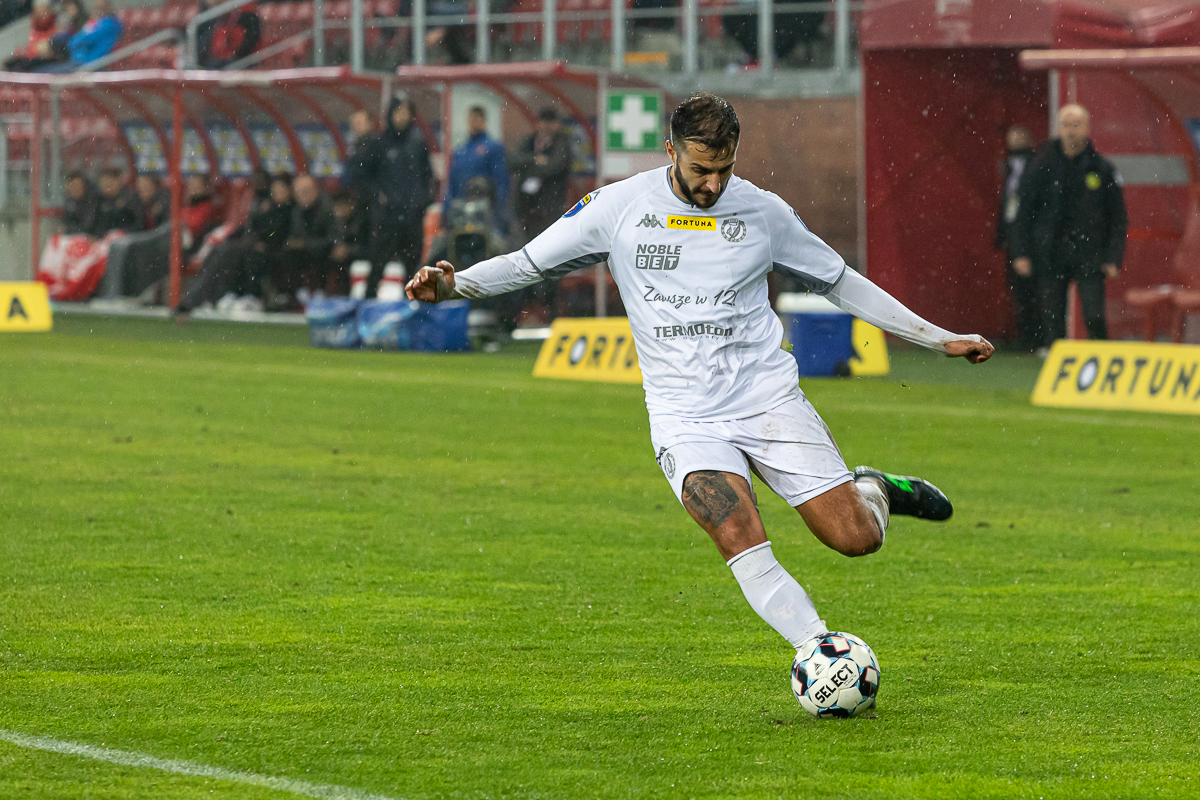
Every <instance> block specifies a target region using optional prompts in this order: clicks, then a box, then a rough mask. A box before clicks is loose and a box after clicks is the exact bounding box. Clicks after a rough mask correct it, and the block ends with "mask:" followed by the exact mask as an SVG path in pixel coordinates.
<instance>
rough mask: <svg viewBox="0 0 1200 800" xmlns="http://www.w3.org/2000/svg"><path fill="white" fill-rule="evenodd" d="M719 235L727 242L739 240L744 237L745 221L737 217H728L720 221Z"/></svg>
mask: <svg viewBox="0 0 1200 800" xmlns="http://www.w3.org/2000/svg"><path fill="white" fill-rule="evenodd" d="M721 235H722V236H724V237H725V241H727V242H734V243H737V242H740V241H741V240H742V239H745V238H746V223H745V222H743V221H742V220H740V219H738V218H737V217H730V218H729V219H727V220H725V221H724V222H722V223H721Z"/></svg>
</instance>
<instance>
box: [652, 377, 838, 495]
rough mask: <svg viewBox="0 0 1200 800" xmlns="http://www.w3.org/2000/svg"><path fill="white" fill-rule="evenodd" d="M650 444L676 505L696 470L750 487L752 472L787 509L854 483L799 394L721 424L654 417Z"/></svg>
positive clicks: (819, 421) (821, 424)
mask: <svg viewBox="0 0 1200 800" xmlns="http://www.w3.org/2000/svg"><path fill="white" fill-rule="evenodd" d="M650 441H651V443H653V445H654V453H655V458H656V459H657V460H658V465H659V466H660V467H662V471H663V474H664V475H666V476H667V480H668V481H670V483H671V488H672V489H673V490H674V491H675V496H676V497H677V498H679V501H680V502H681V503H682V502H683V481H684V479H685V478H686V477H687V476H688V474H689V473H692V472H698V471H700V470H716V471H718V472H732V473H733V474H735V475H741V476H742V477H743V478H745V479H746V482H747V483H750V484H751V486H753V483H752V482H751V480H750V472H751V470H753V471H754V472H755V473H756V474H757V475H758V476H759V477H760V478H762V480H763V482H764V483H766V484H767V485H768V486H770V487H771V491H773V492H775V494H777V495H779V496H780V497H782V498H783V499H784V500H786V501H787V502H788V505H791V506H793V507H795V506H798V505H800V504H802V503H806V502H808V501H809V500H811V499H813V498H814V497H816V496H817V495H820V494H824V493H825V492H828V491H829V490H830V489H832V488H834V487H835V486H840V485H841V484H843V483H848V482H850V481H852V480H854V476H853V475H852V474H851V473H850V470H849V469H847V468H846V462H845V460H844V459H843V458H842V453H841V451H840V450H838V446H837V444H836V443H834V441H833V434H831V433H830V432H829V428H828V426H826V425H825V421H824V420H822V419H821V417H820V416H819V415H818V414H817V410H816V409H815V408H813V407H812V403H810V402H808V398H806V397H804V396H803V395H801V396H800V397H797V398H794V399H792V400H788V401H787V402H785V403H783V404H782V405H779V406H776V407H775V408H773V409H771V410H770V411H765V412H763V413H762V414H757V415H755V416H753V417H747V418H746V419H736V420H729V421H726V422H693V421H691V420H686V419H682V418H680V417H665V416H659V417H656V418H655V419H653V420H651V422H650Z"/></svg>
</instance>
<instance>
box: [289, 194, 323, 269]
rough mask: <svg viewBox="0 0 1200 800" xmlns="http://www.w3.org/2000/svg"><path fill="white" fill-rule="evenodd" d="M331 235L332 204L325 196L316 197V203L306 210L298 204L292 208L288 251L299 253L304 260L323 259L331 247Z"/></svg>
mask: <svg viewBox="0 0 1200 800" xmlns="http://www.w3.org/2000/svg"><path fill="white" fill-rule="evenodd" d="M333 233H334V217H333V204H332V203H330V202H329V197H328V196H327V195H324V194H321V195H318V196H317V202H315V203H313V204H312V205H311V206H309V207H308V208H305V207H304V206H302V205H300V204H299V203H296V204H295V205H293V206H292V222H291V228H290V230H289V232H288V239H287V247H288V249H289V250H293V251H300V252H301V253H303V254H304V256H305V257H306V258H325V257H326V256H328V255H329V248H330V247H332V246H333Z"/></svg>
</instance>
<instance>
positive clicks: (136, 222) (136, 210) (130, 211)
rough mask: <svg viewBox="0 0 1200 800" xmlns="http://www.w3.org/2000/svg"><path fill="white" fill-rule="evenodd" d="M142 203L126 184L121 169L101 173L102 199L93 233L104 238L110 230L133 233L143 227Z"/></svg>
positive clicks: (94, 222) (97, 208) (94, 221)
mask: <svg viewBox="0 0 1200 800" xmlns="http://www.w3.org/2000/svg"><path fill="white" fill-rule="evenodd" d="M142 224H143V223H142V203H141V200H140V199H138V196H137V195H136V194H135V193H134V192H133V190H132V189H130V188H129V187H128V186H126V185H125V181H124V180H123V179H122V174H121V170H119V169H111V168H110V169H106V170H104V171H102V172H101V173H100V200H99V202H98V203H97V205H96V216H95V219H94V220H93V223H92V231H91V232H92V234H93V235H94V236H96V237H98V238H103V237H104V236H105V235H107V234H108V233H109V232H110V231H125V232H126V233H133V232H135V231H140V230H141V229H142Z"/></svg>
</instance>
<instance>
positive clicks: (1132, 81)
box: [860, 0, 1200, 337]
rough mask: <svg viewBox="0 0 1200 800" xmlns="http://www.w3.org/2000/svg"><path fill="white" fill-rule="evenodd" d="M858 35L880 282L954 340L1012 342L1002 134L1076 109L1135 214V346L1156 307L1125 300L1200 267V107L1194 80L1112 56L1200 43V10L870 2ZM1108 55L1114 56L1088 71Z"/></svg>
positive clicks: (1042, 128) (870, 227)
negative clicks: (968, 335) (966, 335)
mask: <svg viewBox="0 0 1200 800" xmlns="http://www.w3.org/2000/svg"><path fill="white" fill-rule="evenodd" d="M860 38H861V49H862V62H863V94H862V104H863V115H862V120H863V123H862V124H863V133H862V136H863V165H862V171H861V176H862V177H861V180H862V186H863V192H864V202H863V203H862V209H863V210H862V213H863V215H864V219H863V220H862V223H863V224H860V231H862V233H860V236H864V237H865V238H864V240H863V241H862V243H861V244H862V248H863V250H864V256H865V263H866V264H867V267H868V274H869V275H870V276H871V278H872V280H874V281H876V282H877V283H879V284H880V285H881V286H883V287H884V288H885V289H887V290H888V291H889V292H892V293H893V294H894V295H896V296H897V297H898V298H899V299H900V300H902V301H903V302H905V303H906V304H908V305H909V306H910V307H911V308H913V309H914V310H915V311H917V312H918V313H920V314H923V315H927V316H929V317H930V318H931V319H936V320H938V321H939V323H940V324H944V325H946V326H947V327H949V328H950V329H952V330H972V331H979V332H980V333H983V334H985V335H996V336H1004V335H1006V334H1008V333H1010V332H1011V331H1012V312H1011V310H1010V308H1009V307H1008V305H1007V302H1006V301H1005V302H1002V298H1007V296H1008V293H1007V290H1006V286H1005V257H1004V254H1003V253H1002V252H999V251H997V250H995V248H994V241H995V234H996V229H995V224H996V220H997V211H998V198H999V193H1000V190H1001V179H1002V174H1001V172H1000V167H1001V165H1002V162H1003V158H1004V133H1005V131H1006V129H1007V128H1008V127H1009V126H1011V125H1014V124H1024V125H1026V126H1027V127H1029V128H1030V129H1031V130H1032V131H1033V133H1034V136H1035V138H1037V139H1039V140H1042V139H1045V138H1047V137H1048V136H1050V135H1052V132H1051V126H1052V124H1053V122H1052V120H1053V119H1054V117H1055V116H1056V114H1057V109H1058V108H1060V107H1061V106H1062V105H1065V104H1066V103H1069V102H1078V103H1082V104H1083V105H1085V106H1087V107H1088V108H1089V109H1090V110H1091V112H1092V139H1093V141H1094V142H1095V144H1096V148H1097V149H1098V150H1099V151H1100V152H1101V153H1102V154H1104V155H1105V156H1107V157H1109V158H1111V159H1112V160H1113V161H1114V162H1115V163H1116V164H1117V167H1118V169H1119V170H1120V171H1121V173H1122V175H1123V177H1124V180H1125V200H1126V203H1127V205H1128V208H1129V219H1130V227H1129V242H1128V247H1127V251H1126V257H1125V264H1124V269H1123V271H1122V273H1121V276H1120V277H1119V278H1118V279H1117V280H1115V281H1110V282H1109V298H1108V305H1109V308H1108V318H1109V325H1110V331H1111V335H1112V336H1114V337H1121V336H1128V335H1140V334H1141V333H1142V332H1143V331H1144V330H1145V327H1144V326H1145V322H1146V317H1145V313H1144V308H1145V307H1144V306H1141V305H1138V304H1135V303H1131V302H1130V301H1129V298H1130V297H1131V296H1132V295H1136V293H1137V291H1138V290H1145V289H1146V288H1147V287H1154V286H1157V285H1160V284H1168V283H1175V282H1178V280H1179V274H1178V271H1177V264H1178V263H1179V262H1180V260H1181V259H1183V260H1187V259H1191V260H1192V261H1193V262H1194V259H1195V255H1194V253H1195V249H1196V248H1195V246H1194V245H1188V241H1189V239H1190V237H1193V236H1200V232H1198V233H1196V234H1190V233H1189V231H1190V230H1191V229H1192V228H1193V227H1194V226H1195V225H1196V224H1197V222H1195V221H1194V220H1195V218H1196V215H1197V213H1198V208H1197V196H1198V192H1200V163H1198V161H1197V149H1196V145H1195V141H1194V132H1195V131H1196V130H1197V123H1198V122H1200V107H1196V106H1193V105H1191V101H1190V100H1189V101H1187V102H1185V101H1184V100H1183V98H1184V97H1185V96H1192V95H1196V93H1197V88H1196V87H1197V84H1196V83H1195V78H1194V76H1193V75H1192V74H1191V73H1190V71H1189V70H1190V68H1189V70H1183V69H1176V70H1175V71H1174V72H1163V71H1161V70H1158V71H1155V70H1149V69H1145V68H1144V65H1143V63H1142V62H1137V61H1136V60H1129V59H1126V58H1125V57H1124V56H1120V55H1112V51H1119V50H1128V49H1130V48H1147V47H1155V48H1158V47H1191V46H1196V45H1200V3H1197V2H1195V0H1150V1H1149V2H1145V1H1142V0H1072V2H1059V0H1035V1H1034V2H1030V1H1029V0H889V1H888V2H878V3H872V4H870V5H868V7H867V9H866V11H865V12H864V15H863V19H862V25H861V29H860ZM1097 50H1104V51H1108V52H1109V53H1110V54H1109V55H1106V56H1103V57H1100V58H1099V59H1093V60H1090V61H1089V60H1087V59H1086V58H1084V56H1086V54H1087V53H1089V52H1091V51H1097ZM1023 51H1049V52H1050V53H1053V56H1052V57H1051V58H1049V59H1047V58H1045V57H1044V56H1043V55H1038V53H1037V52H1031V53H1027V54H1026V55H1025V56H1024V59H1023V57H1022V52H1023ZM1071 54H1074V55H1071ZM1142 58H1143V60H1144V58H1145V57H1144V56H1143V57H1142ZM1162 63H1163V62H1160V65H1161V64H1162ZM1193 269H1195V267H1194V266H1193Z"/></svg>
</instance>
